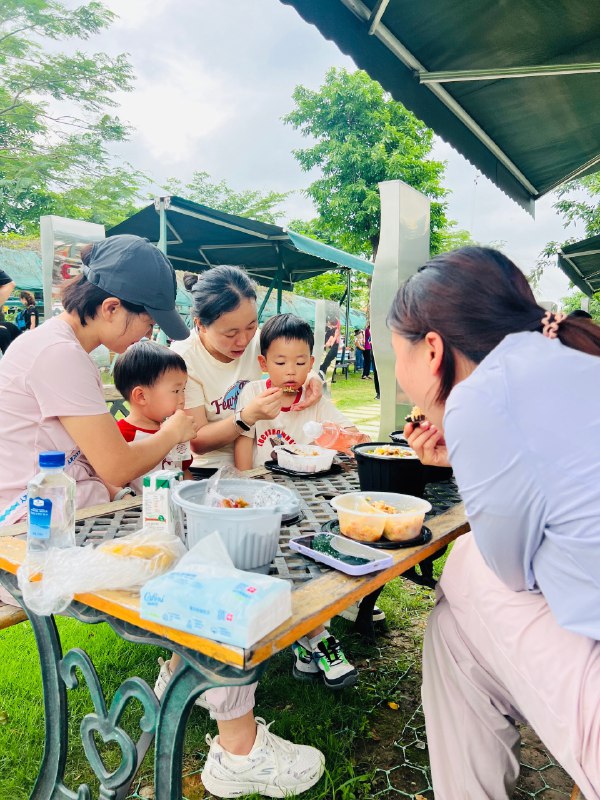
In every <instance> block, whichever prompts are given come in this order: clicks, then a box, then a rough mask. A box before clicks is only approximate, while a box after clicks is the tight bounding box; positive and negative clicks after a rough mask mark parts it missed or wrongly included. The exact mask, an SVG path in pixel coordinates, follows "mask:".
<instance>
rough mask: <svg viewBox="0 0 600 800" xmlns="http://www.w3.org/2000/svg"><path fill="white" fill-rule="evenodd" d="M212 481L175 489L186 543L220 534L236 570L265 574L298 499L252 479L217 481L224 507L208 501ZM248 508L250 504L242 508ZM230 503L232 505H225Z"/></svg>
mask: <svg viewBox="0 0 600 800" xmlns="http://www.w3.org/2000/svg"><path fill="white" fill-rule="evenodd" d="M208 488H209V481H208V480H204V481H182V482H181V483H179V484H178V485H177V486H176V487H175V488H174V489H173V501H174V502H175V503H176V504H177V505H178V506H180V507H181V508H182V509H183V510H184V512H185V515H186V520H187V545H188V547H189V548H192V547H193V546H194V545H195V544H197V543H198V542H199V541H201V540H202V539H204V538H205V537H207V536H209V535H210V534H211V533H213V532H214V531H218V532H219V534H220V535H221V538H222V540H223V542H224V544H225V547H226V548H227V552H228V553H229V555H230V556H231V560H232V561H233V563H234V566H236V567H237V568H238V569H246V570H256V571H259V570H260V571H266V570H268V565H269V564H270V563H271V561H272V560H273V558H274V557H275V555H276V554H277V548H278V546H279V532H280V528H281V520H282V516H283V517H284V518H291V517H294V516H297V515H298V513H299V512H300V503H299V500H298V498H297V497H296V495H295V494H294V493H293V492H292V491H291V490H290V489H288V488H286V487H285V486H279V485H278V484H274V483H266V482H265V481H257V480H249V479H241V478H237V479H229V480H221V481H220V482H219V493H220V495H222V496H223V498H224V501H226V502H225V504H224V505H221V506H219V507H217V506H215V505H212V504H211V501H210V498H207V490H208ZM244 504H247V505H244ZM227 505H229V507H227Z"/></svg>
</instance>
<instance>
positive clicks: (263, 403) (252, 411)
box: [242, 386, 283, 425]
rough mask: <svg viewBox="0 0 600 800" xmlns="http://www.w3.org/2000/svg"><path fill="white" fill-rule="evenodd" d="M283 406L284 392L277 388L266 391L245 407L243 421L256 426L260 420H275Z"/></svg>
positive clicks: (273, 387)
mask: <svg viewBox="0 0 600 800" xmlns="http://www.w3.org/2000/svg"><path fill="white" fill-rule="evenodd" d="M282 405H283V392H282V390H281V389H278V388H277V387H276V386H272V387H271V388H270V389H265V391H264V392H263V393H262V394H259V395H257V396H256V397H254V398H253V399H252V400H251V401H250V402H249V403H248V405H247V406H244V408H243V409H242V411H243V419H244V422H245V423H246V424H247V425H254V424H256V422H258V420H259V419H275V417H276V416H277V415H278V414H279V412H280V411H281V407H282Z"/></svg>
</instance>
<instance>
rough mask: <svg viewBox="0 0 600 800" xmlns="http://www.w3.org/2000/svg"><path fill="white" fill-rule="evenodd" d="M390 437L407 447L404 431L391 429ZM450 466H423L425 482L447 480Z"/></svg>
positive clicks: (450, 475) (450, 469)
mask: <svg viewBox="0 0 600 800" xmlns="http://www.w3.org/2000/svg"><path fill="white" fill-rule="evenodd" d="M390 439H391V440H392V442H394V444H399V445H401V446H404V447H408V446H409V444H408V442H407V440H406V436H405V435H404V431H392V432H391V433H390ZM452 474H453V473H452V467H431V466H429V465H426V466H425V483H437V482H438V481H449V480H450V478H451V477H452Z"/></svg>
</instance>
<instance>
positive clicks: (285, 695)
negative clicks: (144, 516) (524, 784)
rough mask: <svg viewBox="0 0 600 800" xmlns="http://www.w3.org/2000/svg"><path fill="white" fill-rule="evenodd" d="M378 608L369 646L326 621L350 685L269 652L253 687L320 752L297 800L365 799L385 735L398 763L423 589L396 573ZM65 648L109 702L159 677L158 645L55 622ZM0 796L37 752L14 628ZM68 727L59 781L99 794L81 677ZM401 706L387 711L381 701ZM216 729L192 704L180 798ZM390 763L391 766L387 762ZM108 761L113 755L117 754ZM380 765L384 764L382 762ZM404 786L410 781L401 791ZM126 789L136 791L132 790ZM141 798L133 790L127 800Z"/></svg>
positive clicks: (1, 660)
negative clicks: (306, 675)
mask: <svg viewBox="0 0 600 800" xmlns="http://www.w3.org/2000/svg"><path fill="white" fill-rule="evenodd" d="M332 396H333V398H334V400H335V402H336V404H337V405H338V406H339V407H340V408H341V409H344V408H355V407H357V406H361V405H364V404H369V403H372V402H373V397H374V387H373V383H372V382H371V381H369V382H367V381H361V380H360V375H354V374H353V373H352V372H350V377H349V380H348V381H346V380H345V379H344V378H343V377H342V376H339V377H338V378H337V380H336V383H335V384H333V386H332ZM380 605H381V606H382V607H383V608H384V610H385V611H386V614H387V617H388V627H389V632H388V634H387V635H386V636H385V637H382V638H380V639H379V640H378V645H377V646H376V647H373V648H369V647H365V645H364V644H362V643H361V642H360V641H358V640H357V639H356V638H355V637H354V636H353V635H351V632H350V631H351V626H350V625H349V624H348V623H346V622H345V621H344V620H341V619H335V620H334V621H333V630H334V632H335V633H336V635H337V636H338V637H339V638H340V639H341V641H342V643H343V645H344V649H345V652H346V654H347V656H348V658H349V659H350V660H351V661H352V662H353V663H355V664H356V666H357V667H358V669H359V672H360V681H359V684H358V685H357V686H356V687H354V688H352V689H349V690H346V691H345V692H343V693H341V694H334V693H332V692H329V691H328V690H326V689H325V688H324V687H323V686H321V685H317V686H307V685H305V684H301V683H298V682H296V681H295V680H294V679H293V678H292V674H291V664H292V658H291V654H290V652H289V651H287V652H283V653H280V654H278V655H277V656H276V657H275V658H273V659H272V660H271V661H270V663H269V666H268V669H267V672H266V674H265V676H264V678H263V679H262V680H261V682H260V685H259V689H258V693H257V708H256V714H257V716H263V717H265V719H266V720H267V721H270V720H275V724H274V726H273V729H274V731H275V732H276V733H277V734H279V735H281V736H284V737H287V738H290V739H292V740H294V741H297V742H302V743H305V744H313V745H315V746H317V747H319V748H320V749H321V750H322V751H323V753H324V754H325V758H326V764H327V772H326V775H325V777H324V778H323V779H322V780H321V781H320V782H319V784H318V785H317V786H316V787H315V788H314V789H312V790H311V791H309V792H307V793H305V794H304V795H303V797H304V798H306V800H366V798H369V797H371V796H372V790H371V787H372V781H373V779H374V776H375V773H376V768H377V766H378V759H379V756H380V754H381V752H382V747H383V745H384V744H385V743H386V741H387V745H388V746H387V749H386V748H384V750H385V752H387V753H388V757H389V758H390V759H392V760H393V763H397V759H398V751H397V749H395V744H394V742H395V739H396V738H397V736H398V735H399V733H400V730H401V727H402V724H403V722H404V721H406V720H407V719H408V718H409V717H410V715H411V714H412V713H413V712H414V710H415V708H416V707H417V705H418V703H419V696H418V695H419V692H418V687H419V674H420V649H421V639H422V632H423V626H424V620H425V618H426V614H427V612H428V610H429V608H430V607H431V605H432V598H431V593H430V592H428V591H427V590H422V589H420V588H418V587H414V586H413V585H412V584H408V583H407V582H405V581H403V580H395V581H393V582H392V583H390V584H388V585H387V586H386V588H385V589H384V591H383V593H382V595H381V601H380ZM57 624H58V628H59V630H60V634H61V638H62V642H63V649H64V651H66V650H68V649H70V648H72V647H81V648H83V649H84V650H86V652H87V653H88V654H89V656H90V658H91V659H92V661H93V663H94V665H95V667H96V669H97V671H98V674H99V677H100V681H101V683H102V686H103V689H104V691H105V696H106V699H107V702H108V703H110V700H111V699H112V696H113V695H114V692H115V690H116V689H117V687H118V686H119V684H120V683H121V681H122V680H124V679H125V678H126V677H128V676H130V675H139V676H140V677H142V678H144V679H145V680H146V681H147V682H148V683H149V684H150V685H151V686H152V685H153V682H154V679H155V677H156V673H157V665H156V659H157V657H158V655H161V654H162V655H166V652H164V651H162V650H160V649H158V648H155V647H147V646H140V645H134V644H130V643H128V642H124V641H122V640H121V639H119V637H118V636H117V635H116V634H114V633H113V632H112V630H111V629H110V628H109V627H108V626H107V625H96V626H92V625H83V624H81V623H79V622H77V621H75V620H71V619H63V618H60V619H58V621H57ZM0 665H2V666H1V667H0V800H26V798H28V797H29V793H30V791H31V788H32V786H33V781H34V778H35V775H36V773H37V767H38V764H39V761H40V759H41V755H42V748H43V740H44V728H43V720H44V715H43V705H42V693H41V681H40V672H39V666H38V659H37V650H36V646H35V641H34V638H33V633H32V630H31V626H30V625H29V623H28V622H26V623H22V624H20V625H18V626H15V627H14V628H11V629H9V630H6V631H0ZM68 700H69V713H70V719H69V730H70V735H71V742H72V745H73V746H72V749H71V752H70V757H69V761H68V764H67V774H66V781H65V782H66V784H67V786H69V788H71V789H72V790H75V791H76V789H77V786H78V785H79V784H81V783H86V782H87V783H89V784H90V786H91V788H92V796H93V797H96V796H97V783H96V781H95V778H94V777H93V775H92V773H91V770H90V769H89V767H88V765H87V762H86V760H85V757H84V753H83V749H82V746H81V744H80V743H79V741H78V730H79V725H80V723H81V719H82V717H83V715H84V714H86V713H89V712H90V711H92V710H93V709H92V706H91V701H90V699H89V695H88V693H87V690H86V687H85V684H82V686H80V687H79V688H78V689H76V690H72V691H69V692H68ZM389 702H392V703H394V704H397V705H398V706H399V709H398V710H397V711H391V710H390V708H389V706H388V703H389ZM139 716H140V709H139V708H137V707H136V708H133V709H132V710H131V711H129V713H128V714H127V715H126V717H125V722H124V727H125V728H126V729H127V730H128V731H130V732H131V734H132V735H133V736H134V737H135V738H137V735H138V733H137V728H136V722H137V720H138V719H139ZM207 732H211V733H215V732H216V726H215V723H214V722H212V721H211V720H209V719H208V715H207V713H206V712H204V711H202V710H201V709H194V711H193V712H192V716H191V719H190V723H189V725H188V730H187V734H186V745H185V768H184V796H185V797H186V798H187V800H201V798H204V797H205V794H204V790H203V788H202V786H201V784H200V782H199V778H198V773H199V770H200V769H201V768H202V764H203V761H204V757H205V755H206V752H207V745H206V743H205V741H204V736H205V734H206V733H207ZM103 753H104V755H105V757H106V760H107V763H110V764H115V765H116V762H115V758H116V753H115V752H113V751H111V750H108V751H103ZM394 759H395V761H394ZM117 761H118V759H117ZM384 766H385V765H384ZM151 784H152V753H151V752H150V753H149V754H148V756H147V758H146V760H145V762H144V764H143V765H142V769H141V771H140V773H139V776H138V778H137V779H136V783H135V784H134V788H135V789H136V790H140V789H142V788H144V787H147V786H151ZM406 788H407V790H408V791H410V786H407V787H406ZM134 796H135V795H134ZM137 796H139V795H137Z"/></svg>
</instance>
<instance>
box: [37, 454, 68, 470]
mask: <svg viewBox="0 0 600 800" xmlns="http://www.w3.org/2000/svg"><path fill="white" fill-rule="evenodd" d="M39 465H40V469H42V468H43V467H64V465H65V454H64V453H61V452H60V451H59V450H48V451H47V452H45V453H40V455H39Z"/></svg>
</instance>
